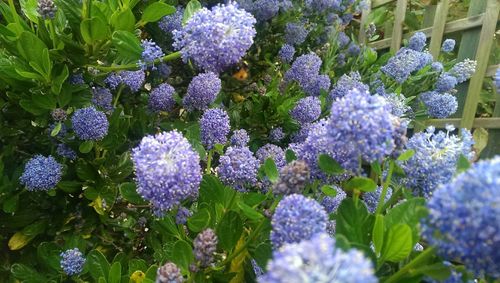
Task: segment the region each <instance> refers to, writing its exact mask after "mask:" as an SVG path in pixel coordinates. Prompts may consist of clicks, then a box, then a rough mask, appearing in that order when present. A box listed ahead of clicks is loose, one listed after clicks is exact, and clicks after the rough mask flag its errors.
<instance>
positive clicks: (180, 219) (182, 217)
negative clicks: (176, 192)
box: [175, 206, 193, 225]
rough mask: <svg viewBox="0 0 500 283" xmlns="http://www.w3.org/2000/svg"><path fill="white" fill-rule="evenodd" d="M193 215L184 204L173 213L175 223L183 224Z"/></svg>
mask: <svg viewBox="0 0 500 283" xmlns="http://www.w3.org/2000/svg"><path fill="white" fill-rule="evenodd" d="M191 215H193V212H192V211H191V210H189V209H187V208H185V207H184V206H181V207H179V209H178V210H177V214H176V215H175V224H178V225H184V224H186V223H187V219H188V218H189V217H191Z"/></svg>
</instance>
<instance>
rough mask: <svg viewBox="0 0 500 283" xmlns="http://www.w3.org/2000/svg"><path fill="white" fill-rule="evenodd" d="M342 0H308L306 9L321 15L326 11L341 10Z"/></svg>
mask: <svg viewBox="0 0 500 283" xmlns="http://www.w3.org/2000/svg"><path fill="white" fill-rule="evenodd" d="M341 2H342V1H340V0H306V1H305V4H306V8H307V9H309V10H311V11H313V12H315V13H321V12H323V11H325V10H332V9H333V10H335V11H338V10H340V4H341Z"/></svg>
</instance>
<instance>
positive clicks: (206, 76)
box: [182, 72, 222, 111]
mask: <svg viewBox="0 0 500 283" xmlns="http://www.w3.org/2000/svg"><path fill="white" fill-rule="evenodd" d="M221 88H222V82H221V80H220V79H219V77H218V76H217V75H216V74H215V73H213V72H207V73H203V74H199V75H197V76H196V77H194V78H193V79H192V80H191V82H190V83H189V86H188V89H187V94H186V96H184V99H183V100H182V104H183V105H184V107H186V109H187V110H188V111H193V110H195V109H196V110H205V109H207V108H208V106H209V105H210V104H211V103H213V102H214V101H215V99H216V98H217V95H218V94H219V92H220V90H221Z"/></svg>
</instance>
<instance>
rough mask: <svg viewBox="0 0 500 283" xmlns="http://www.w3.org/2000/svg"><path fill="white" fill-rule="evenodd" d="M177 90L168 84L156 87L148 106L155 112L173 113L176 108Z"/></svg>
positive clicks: (150, 96)
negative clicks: (175, 96)
mask: <svg viewBox="0 0 500 283" xmlns="http://www.w3.org/2000/svg"><path fill="white" fill-rule="evenodd" d="M174 93H175V89H174V88H173V87H172V86H171V85H169V84H168V83H162V84H160V85H159V86H157V87H155V88H154V89H153V90H152V91H151V93H150V94H149V100H148V106H149V109H151V110H152V111H154V112H160V111H167V112H169V111H172V109H173V108H174V106H175V100H174Z"/></svg>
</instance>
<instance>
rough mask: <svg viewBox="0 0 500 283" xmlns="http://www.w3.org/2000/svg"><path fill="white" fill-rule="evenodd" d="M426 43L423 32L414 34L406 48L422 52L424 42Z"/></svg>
mask: <svg viewBox="0 0 500 283" xmlns="http://www.w3.org/2000/svg"><path fill="white" fill-rule="evenodd" d="M426 41H427V37H426V36H425V33H423V32H416V33H415V34H414V35H412V37H410V40H409V41H408V48H410V49H413V50H415V51H422V50H424V47H425V42H426Z"/></svg>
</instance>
